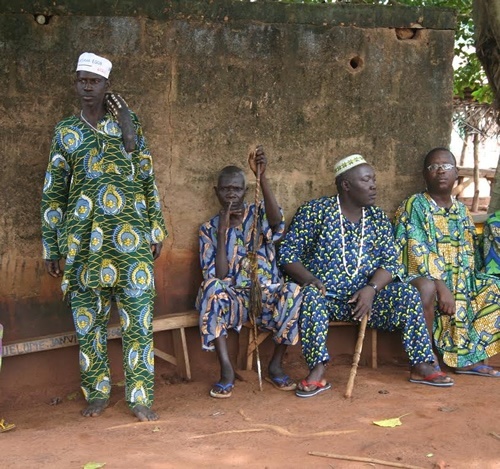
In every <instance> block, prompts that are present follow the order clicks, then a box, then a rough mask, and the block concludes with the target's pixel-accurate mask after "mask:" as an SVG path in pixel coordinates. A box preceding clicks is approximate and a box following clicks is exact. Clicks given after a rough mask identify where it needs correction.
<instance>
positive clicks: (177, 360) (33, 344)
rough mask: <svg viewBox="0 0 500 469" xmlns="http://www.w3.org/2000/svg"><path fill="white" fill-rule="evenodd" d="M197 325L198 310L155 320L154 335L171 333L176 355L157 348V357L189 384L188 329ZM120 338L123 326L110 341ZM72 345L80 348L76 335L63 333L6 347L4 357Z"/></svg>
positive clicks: (115, 329) (114, 328) (110, 335)
mask: <svg viewBox="0 0 500 469" xmlns="http://www.w3.org/2000/svg"><path fill="white" fill-rule="evenodd" d="M198 321H199V313H198V312H197V311H196V310H190V311H185V312H182V313H173V314H165V315H162V316H156V317H154V319H153V332H161V331H172V336H173V346H174V355H170V354H168V353H166V352H163V351H162V350H159V349H158V348H156V347H155V348H154V353H155V355H156V356H157V357H158V358H161V359H162V360H165V361H167V362H169V363H172V364H173V365H175V366H176V367H177V371H178V372H179V374H180V375H181V376H182V377H183V378H185V379H188V380H190V379H191V366H190V363H189V354H188V348H187V342H186V331H185V329H186V327H194V326H198ZM119 338H121V329H120V326H110V327H108V339H119ZM73 345H78V340H77V338H76V334H75V332H74V331H73V332H64V333H59V334H53V335H47V336H43V337H36V338H34V339H28V340H23V341H18V342H11V343H4V344H3V356H4V357H13V356H16V355H25V354H27V353H35V352H43V351H45V350H54V349H59V348H64V347H71V346H73Z"/></svg>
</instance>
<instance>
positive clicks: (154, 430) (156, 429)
mask: <svg viewBox="0 0 500 469" xmlns="http://www.w3.org/2000/svg"><path fill="white" fill-rule="evenodd" d="M151 431H152V432H159V431H160V427H154V428H153V430H151Z"/></svg>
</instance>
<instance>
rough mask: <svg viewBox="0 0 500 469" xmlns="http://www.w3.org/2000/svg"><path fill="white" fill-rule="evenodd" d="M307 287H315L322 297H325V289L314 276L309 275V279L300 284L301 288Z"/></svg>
mask: <svg viewBox="0 0 500 469" xmlns="http://www.w3.org/2000/svg"><path fill="white" fill-rule="evenodd" d="M307 285H311V286H312V287H316V288H317V289H318V290H319V291H320V292H321V294H322V295H323V296H325V295H326V288H325V286H324V285H323V282H322V281H321V280H320V279H319V278H316V277H314V276H312V275H311V278H309V279H307V280H306V281H305V282H303V283H302V286H303V287H305V286H307Z"/></svg>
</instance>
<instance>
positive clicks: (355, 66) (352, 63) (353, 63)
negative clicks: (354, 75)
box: [349, 55, 364, 71]
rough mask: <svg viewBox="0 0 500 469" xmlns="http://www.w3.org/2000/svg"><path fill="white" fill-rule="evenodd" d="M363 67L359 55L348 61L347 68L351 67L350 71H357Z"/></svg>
mask: <svg viewBox="0 0 500 469" xmlns="http://www.w3.org/2000/svg"><path fill="white" fill-rule="evenodd" d="M363 65H364V62H363V59H362V58H361V57H360V56H359V55H355V56H354V57H351V59H350V60H349V67H351V69H352V70H356V71H359V70H361V69H362V68H363Z"/></svg>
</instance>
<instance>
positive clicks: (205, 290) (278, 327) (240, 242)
mask: <svg viewBox="0 0 500 469" xmlns="http://www.w3.org/2000/svg"><path fill="white" fill-rule="evenodd" d="M249 164H250V168H251V169H252V171H253V172H254V174H255V175H257V172H260V188H261V189H262V194H263V196H264V200H263V201H260V202H259V203H258V204H257V205H255V204H246V203H245V201H244V199H245V193H246V191H247V185H246V179H245V174H244V172H243V171H242V170H241V169H240V168H238V167H236V166H227V167H225V168H224V169H223V170H222V171H221V172H220V174H219V178H218V183H217V186H216V187H215V188H214V189H215V193H216V195H217V198H218V199H219V202H220V205H221V207H222V208H221V210H220V212H219V214H218V215H216V216H214V217H213V218H212V219H211V220H209V221H208V222H206V223H204V224H203V225H202V226H201V228H200V262H201V268H202V270H203V278H204V281H203V283H202V285H201V287H200V290H199V294H198V298H197V301H196V307H197V309H198V310H199V311H200V332H201V336H202V346H203V348H204V349H205V350H213V349H214V348H215V351H216V352H217V357H218V359H219V362H220V365H221V375H220V380H219V381H218V382H217V383H216V384H215V385H214V386H213V387H212V389H211V390H210V396H212V397H214V398H228V397H230V396H231V394H232V391H233V387H234V378H235V373H234V369H233V366H232V364H231V360H230V358H229V355H228V350H227V344H226V337H227V331H228V329H235V330H236V331H238V332H239V331H240V329H241V327H242V325H243V324H244V323H246V322H247V321H248V320H249V307H250V306H251V305H250V302H251V297H250V291H251V269H252V261H251V260H250V256H249V254H250V253H252V252H254V251H256V252H257V256H256V258H257V265H256V266H254V267H257V269H258V270H257V275H258V282H259V286H260V289H261V292H262V295H261V301H262V314H261V316H260V317H259V318H258V319H257V323H258V324H259V326H260V327H261V328H263V329H267V330H270V331H272V332H273V338H274V341H275V344H276V345H275V349H274V354H273V356H272V358H271V361H270V363H269V366H268V371H269V379H268V381H270V382H271V384H273V385H274V386H275V387H276V388H278V389H280V390H283V391H290V390H294V389H295V388H296V383H295V382H294V381H293V380H292V379H290V378H289V377H288V376H287V375H286V374H285V373H284V371H283V369H282V359H283V355H284V353H285V350H286V347H287V345H293V344H295V343H297V341H298V315H299V307H300V298H301V295H300V287H299V286H298V285H297V284H295V283H284V282H283V279H282V277H281V275H280V273H279V270H278V267H277V264H276V254H275V247H274V243H275V242H276V241H278V240H279V239H280V238H281V237H282V236H283V232H284V229H285V220H284V217H283V213H282V211H281V209H280V207H279V206H278V203H277V202H276V199H275V197H274V194H273V192H272V190H271V187H270V185H269V182H268V180H267V177H266V168H267V160H266V156H265V154H264V151H263V149H262V147H257V150H256V151H255V152H252V153H251V154H250V157H249ZM255 230H257V236H255V234H256V233H255ZM255 240H257V247H256V249H254V242H255ZM259 306H260V305H259Z"/></svg>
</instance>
